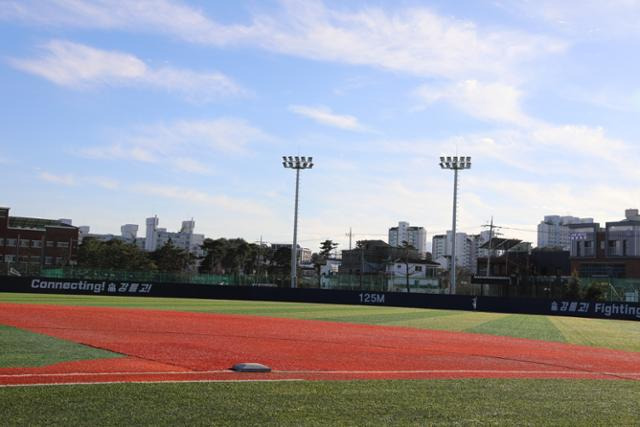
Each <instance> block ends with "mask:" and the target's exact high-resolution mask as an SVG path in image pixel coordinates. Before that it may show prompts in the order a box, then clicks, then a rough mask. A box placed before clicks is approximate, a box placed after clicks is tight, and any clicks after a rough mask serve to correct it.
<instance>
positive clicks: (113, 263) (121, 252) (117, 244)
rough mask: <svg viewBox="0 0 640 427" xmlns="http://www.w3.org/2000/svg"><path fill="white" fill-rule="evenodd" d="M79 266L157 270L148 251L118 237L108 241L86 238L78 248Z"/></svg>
mask: <svg viewBox="0 0 640 427" xmlns="http://www.w3.org/2000/svg"><path fill="white" fill-rule="evenodd" d="M78 267H84V268H96V269H110V270H132V271H153V270H157V267H156V265H155V264H154V262H153V260H152V259H151V258H150V257H149V254H148V253H147V252H144V251H143V250H142V249H140V248H138V247H137V246H135V245H132V244H130V243H125V242H123V241H121V240H116V239H114V240H109V241H106V242H103V241H100V240H96V239H85V240H84V241H83V242H82V244H81V245H80V247H79V248H78Z"/></svg>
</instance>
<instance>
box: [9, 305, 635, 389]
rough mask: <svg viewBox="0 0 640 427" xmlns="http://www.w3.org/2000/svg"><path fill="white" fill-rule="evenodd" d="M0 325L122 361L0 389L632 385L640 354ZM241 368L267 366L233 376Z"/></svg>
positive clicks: (127, 323) (28, 377)
mask: <svg viewBox="0 0 640 427" xmlns="http://www.w3.org/2000/svg"><path fill="white" fill-rule="evenodd" d="M0 324H3V325H8V326H14V327H17V328H21V329H25V330H29V331H33V332H37V333H41V334H46V335H50V336H53V337H57V338H61V339H66V340H70V341H74V342H77V343H81V344H85V345H89V346H92V347H97V348H102V349H106V350H110V351H113V352H116V353H121V354H123V355H125V356H126V357H122V358H115V359H101V360H88V361H77V362H68V363H59V364H55V365H50V366H46V367H38V368H0V385H18V384H23V385H27V384H60V383H98V382H100V383H102V382H134V381H140V382H152V381H153V382H157V381H218V380H219V381H228V380H231V381H242V380H296V379H301V380H351V379H433V378H571V379H635V380H640V353H635V352H625V351H617V350H607V349H599V348H593V347H583V346H577V345H570V344H560V343H551V342H541V341H535V340H527V339H519V338H507V337H498V336H491V335H480V334H467V333H460V332H444V331H431V330H421V329H411V328H401V327H387V326H370V325H356V324H345V323H333V322H321V321H308V320H292V319H277V318H267V317H257V316H239V315H222V314H209V313H188V312H173V311H155V310H140V309H121V308H97V307H67V306H53V305H23V304H0ZM240 362H258V363H262V364H265V365H268V366H270V367H271V368H272V369H273V371H272V372H271V373H267V374H264V373H263V374H256V373H237V372H233V371H230V370H229V368H230V367H231V366H232V365H234V364H236V363H240Z"/></svg>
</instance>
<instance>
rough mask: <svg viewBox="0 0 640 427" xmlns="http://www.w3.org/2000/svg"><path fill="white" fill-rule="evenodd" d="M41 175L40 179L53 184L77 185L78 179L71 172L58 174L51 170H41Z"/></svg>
mask: <svg viewBox="0 0 640 427" xmlns="http://www.w3.org/2000/svg"><path fill="white" fill-rule="evenodd" d="M39 176H40V179H42V180H44V181H47V182H50V183H53V184H60V185H64V186H67V187H71V186H74V185H76V179H75V178H74V176H73V175H71V174H63V175H56V174H53V173H50V172H46V171H43V172H40V175H39Z"/></svg>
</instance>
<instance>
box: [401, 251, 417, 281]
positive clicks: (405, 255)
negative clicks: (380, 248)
mask: <svg viewBox="0 0 640 427" xmlns="http://www.w3.org/2000/svg"><path fill="white" fill-rule="evenodd" d="M415 249H416V248H414V247H413V245H410V244H409V242H407V241H406V240H404V241H403V242H402V255H403V259H404V269H405V275H406V282H407V293H409V292H411V286H409V252H410V251H411V250H415Z"/></svg>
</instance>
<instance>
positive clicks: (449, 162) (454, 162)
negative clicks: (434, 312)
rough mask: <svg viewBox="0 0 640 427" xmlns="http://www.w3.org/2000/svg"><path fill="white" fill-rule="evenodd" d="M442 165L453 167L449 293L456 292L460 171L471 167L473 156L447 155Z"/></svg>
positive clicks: (442, 159) (441, 161)
mask: <svg viewBox="0 0 640 427" xmlns="http://www.w3.org/2000/svg"><path fill="white" fill-rule="evenodd" d="M440 167H441V168H442V169H453V225H452V227H451V228H452V229H453V230H452V233H453V236H451V237H452V238H451V265H450V268H451V270H450V275H451V285H450V287H449V293H450V294H455V293H456V207H457V205H458V171H459V170H462V169H471V157H465V156H453V157H452V156H447V157H440Z"/></svg>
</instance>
